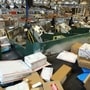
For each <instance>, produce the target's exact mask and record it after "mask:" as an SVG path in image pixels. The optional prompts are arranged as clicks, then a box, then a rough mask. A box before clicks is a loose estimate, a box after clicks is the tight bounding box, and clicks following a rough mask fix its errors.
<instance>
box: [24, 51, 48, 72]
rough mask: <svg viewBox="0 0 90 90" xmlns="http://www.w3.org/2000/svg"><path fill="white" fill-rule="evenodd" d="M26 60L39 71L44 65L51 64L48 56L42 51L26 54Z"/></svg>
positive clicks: (32, 67) (33, 68) (34, 69)
mask: <svg viewBox="0 0 90 90" xmlns="http://www.w3.org/2000/svg"><path fill="white" fill-rule="evenodd" d="M24 61H25V63H26V64H27V65H28V66H29V67H30V68H31V69H32V70H33V71H37V70H39V69H41V68H42V67H44V66H47V65H49V63H48V62H47V57H46V56H45V55H44V54H42V53H41V52H37V53H34V54H31V55H28V56H25V57H24Z"/></svg>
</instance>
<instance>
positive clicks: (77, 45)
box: [71, 42, 82, 54]
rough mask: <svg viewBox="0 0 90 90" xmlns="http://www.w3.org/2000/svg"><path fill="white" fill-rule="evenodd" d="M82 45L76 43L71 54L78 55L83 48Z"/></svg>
mask: <svg viewBox="0 0 90 90" xmlns="http://www.w3.org/2000/svg"><path fill="white" fill-rule="evenodd" d="M81 45H82V43H79V42H76V43H75V44H73V45H72V46H71V52H73V53H75V54H78V51H79V48H80V47H81Z"/></svg>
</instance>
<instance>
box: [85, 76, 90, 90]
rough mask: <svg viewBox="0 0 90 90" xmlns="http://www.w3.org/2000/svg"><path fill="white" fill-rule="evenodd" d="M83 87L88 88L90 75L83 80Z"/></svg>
mask: <svg viewBox="0 0 90 90" xmlns="http://www.w3.org/2000/svg"><path fill="white" fill-rule="evenodd" d="M84 87H85V88H86V90H90V75H89V76H88V77H87V79H86V80H85V84H84Z"/></svg>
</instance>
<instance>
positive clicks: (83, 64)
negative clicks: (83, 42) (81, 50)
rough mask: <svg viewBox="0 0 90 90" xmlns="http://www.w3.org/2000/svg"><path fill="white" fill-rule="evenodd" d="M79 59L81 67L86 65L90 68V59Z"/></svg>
mask: <svg viewBox="0 0 90 90" xmlns="http://www.w3.org/2000/svg"><path fill="white" fill-rule="evenodd" d="M77 61H78V65H79V66H80V67H85V68H88V69H90V60H88V59H85V58H81V57H78V59H77Z"/></svg>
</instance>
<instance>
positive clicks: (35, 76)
mask: <svg viewBox="0 0 90 90" xmlns="http://www.w3.org/2000/svg"><path fill="white" fill-rule="evenodd" d="M23 80H26V81H28V82H29V85H30V87H31V85H33V84H36V83H38V82H41V83H42V84H43V83H44V81H43V80H42V79H41V77H40V76H39V74H38V73H37V72H33V73H32V74H31V75H29V76H28V77H26V78H24V79H23Z"/></svg>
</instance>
